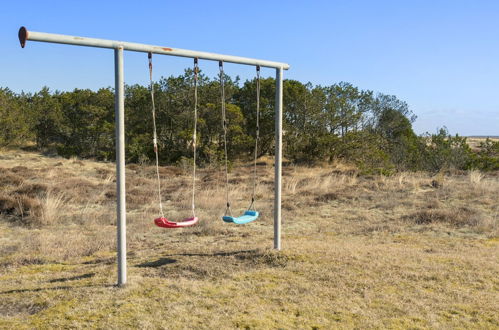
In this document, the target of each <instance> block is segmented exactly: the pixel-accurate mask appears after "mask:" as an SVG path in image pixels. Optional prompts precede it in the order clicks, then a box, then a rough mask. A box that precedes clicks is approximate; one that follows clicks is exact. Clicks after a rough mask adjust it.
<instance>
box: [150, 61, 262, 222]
mask: <svg viewBox="0 0 499 330" xmlns="http://www.w3.org/2000/svg"><path fill="white" fill-rule="evenodd" d="M148 59H149V90H150V93H151V104H152V122H153V148H154V154H155V157H156V181H157V186H158V201H159V213H160V215H161V216H160V217H158V218H156V219H154V223H155V224H156V226H158V227H162V228H184V227H190V226H194V225H195V224H196V223H198V221H199V218H198V217H197V216H196V203H195V202H196V156H197V154H196V145H197V121H198V112H197V108H198V82H199V80H198V75H199V65H198V58H197V57H196V58H194V68H193V72H194V93H193V94H194V95H193V97H194V127H193V131H192V157H193V165H192V194H191V212H192V216H191V217H187V218H185V219H183V220H181V221H171V220H169V219H168V218H167V217H165V214H164V212H163V202H162V198H161V195H162V194H161V179H160V175H159V148H158V134H157V128H156V106H155V99H154V82H153V64H152V53H151V52H149V53H148ZM218 67H219V71H220V73H219V78H220V104H221V110H222V128H223V132H224V156H225V197H226V208H225V213H224V215H223V216H222V220H223V221H224V222H227V223H233V224H238V225H242V224H246V223H249V222H252V221H255V220H256V219H258V216H259V212H258V211H256V210H255V209H254V205H255V193H256V185H257V156H258V140H259V138H260V126H259V121H260V66H259V65H257V66H256V133H255V148H254V159H253V162H254V165H253V167H254V168H253V192H252V194H251V203H250V205H249V207H248V209H247V210H246V211H244V213H243V214H242V215H240V216H233V215H232V210H231V207H230V206H231V205H230V199H229V190H230V189H229V188H230V187H229V169H228V152H227V124H228V122H227V116H226V111H225V73H224V66H223V61H219V62H218Z"/></svg>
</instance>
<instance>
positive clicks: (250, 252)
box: [167, 249, 260, 257]
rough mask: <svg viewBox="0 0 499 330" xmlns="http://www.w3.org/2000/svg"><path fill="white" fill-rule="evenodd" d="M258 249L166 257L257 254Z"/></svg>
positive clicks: (181, 254)
mask: <svg viewBox="0 0 499 330" xmlns="http://www.w3.org/2000/svg"><path fill="white" fill-rule="evenodd" d="M257 254H260V251H259V250H257V249H253V250H241V251H230V252H214V253H178V254H169V255H167V257H232V256H235V257H237V256H241V255H257Z"/></svg>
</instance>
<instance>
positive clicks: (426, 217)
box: [406, 207, 483, 228]
mask: <svg viewBox="0 0 499 330" xmlns="http://www.w3.org/2000/svg"><path fill="white" fill-rule="evenodd" d="M406 218H407V219H409V220H411V221H413V222H415V223H416V224H418V225H426V224H433V223H445V224H450V225H452V226H454V227H458V228H459V227H466V226H470V227H476V226H480V225H482V223H483V217H482V216H481V214H480V213H479V212H478V211H476V210H474V209H471V208H468V207H459V208H457V209H438V208H430V209H427V210H421V211H417V212H415V213H413V214H411V215H409V216H407V217H406Z"/></svg>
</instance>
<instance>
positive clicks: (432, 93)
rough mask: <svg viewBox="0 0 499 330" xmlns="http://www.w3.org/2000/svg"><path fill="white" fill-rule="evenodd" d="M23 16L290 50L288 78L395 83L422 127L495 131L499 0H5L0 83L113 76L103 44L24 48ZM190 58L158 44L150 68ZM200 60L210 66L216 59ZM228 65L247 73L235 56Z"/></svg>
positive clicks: (95, 84)
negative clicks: (163, 52) (162, 52)
mask: <svg viewBox="0 0 499 330" xmlns="http://www.w3.org/2000/svg"><path fill="white" fill-rule="evenodd" d="M21 25H25V26H26V27H27V28H28V29H29V30H33V31H40V32H51V33H60V34H69V35H77V36H88V37H96V38H104V39H114V40H125V41H134V42H142V43H149V44H157V45H162V46H170V47H175V48H186V49H193V50H203V51H211V52H217V53H225V54H231V55H240V56H247V57H255V58H262V59H268V60H275V61H282V62H287V63H289V64H290V65H291V69H290V70H289V71H287V72H285V77H286V78H290V79H297V80H300V81H302V82H307V81H310V82H312V83H314V84H322V85H329V84H332V83H335V82H340V81H347V82H351V83H353V84H354V85H356V86H359V87H360V88H363V89H370V90H374V91H376V92H382V93H385V94H394V95H396V96H397V97H399V98H400V99H402V100H405V101H406V102H408V103H409V105H410V108H411V109H412V110H413V111H414V112H415V113H416V114H417V115H418V119H417V121H416V123H415V125H414V127H415V129H416V131H417V132H418V133H423V132H426V131H430V132H435V130H436V128H437V127H442V126H444V125H445V126H447V127H448V128H449V131H450V132H451V133H459V134H461V135H499V96H498V94H499V37H498V36H499V34H498V33H499V1H497V0H496V1H481V0H475V1H472V0H467V1H461V0H453V1H451V0H449V1H440V0H432V1H425V0H419V1H400V0H398V1H384V0H379V1H355V0H352V1H347V0H344V1H333V0H330V1H303V0H301V1H272V0H267V1H260V0H253V1H235V0H233V1H195V0H192V1H167V0H163V1H140V2H139V1H125V0H123V1H104V0H100V1H93V0H87V1H68V0H66V1H30V0H24V1H4V2H2V5H1V11H0V42H1V49H2V54H1V56H0V87H9V88H10V89H12V90H14V91H16V92H19V91H21V90H24V91H30V92H32V91H37V90H39V89H40V88H41V87H42V86H45V85H46V86H48V87H50V88H51V89H53V90H55V89H58V90H71V89H73V88H91V89H97V88H99V87H107V86H112V85H113V83H114V75H113V53H112V51H111V50H104V49H96V48H84V47H75V46H66V45H54V44H42V43H35V42H28V45H27V47H26V48H25V49H21V48H20V47H19V44H18V41H17V31H18V29H19V27H20V26H21ZM146 61H147V59H146V55H145V54H138V53H126V57H125V80H126V83H129V84H132V83H141V84H145V83H146V81H147V63H146ZM191 62H192V61H191V60H189V59H182V58H173V57H167V56H156V57H155V63H156V66H155V67H156V76H160V75H165V76H168V75H172V74H173V75H177V74H180V73H181V72H182V71H183V69H184V68H185V67H187V66H190V65H191ZM200 65H201V68H202V69H203V70H204V71H205V72H206V73H208V74H210V75H214V73H215V72H216V69H217V64H216V63H214V62H206V61H203V62H201V63H200ZM227 71H228V73H229V74H230V75H236V74H238V75H240V76H241V77H242V78H243V79H244V78H249V77H251V76H252V74H253V68H250V67H244V66H236V65H227ZM265 74H267V75H273V72H271V71H270V70H269V71H265Z"/></svg>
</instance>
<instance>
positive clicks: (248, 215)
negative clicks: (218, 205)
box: [222, 210, 259, 225]
mask: <svg viewBox="0 0 499 330" xmlns="http://www.w3.org/2000/svg"><path fill="white" fill-rule="evenodd" d="M258 215H259V214H258V211H250V210H248V211H246V212H244V214H243V215H241V216H240V217H231V216H228V215H224V216H223V217H222V220H223V221H225V222H232V223H235V224H238V225H243V224H245V223H248V222H251V221H255V220H256V219H258Z"/></svg>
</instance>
